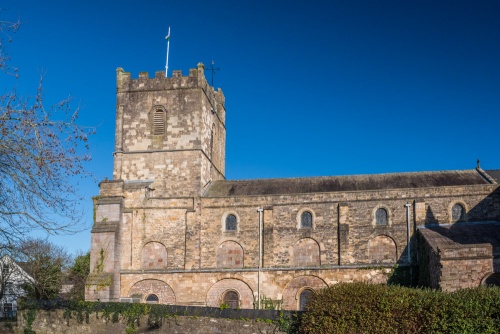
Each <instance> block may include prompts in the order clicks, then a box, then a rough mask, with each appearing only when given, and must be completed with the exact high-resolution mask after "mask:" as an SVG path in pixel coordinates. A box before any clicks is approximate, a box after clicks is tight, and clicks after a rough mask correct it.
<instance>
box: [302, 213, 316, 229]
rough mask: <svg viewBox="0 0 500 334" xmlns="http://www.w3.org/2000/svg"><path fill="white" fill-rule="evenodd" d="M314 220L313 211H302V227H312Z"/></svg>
mask: <svg viewBox="0 0 500 334" xmlns="http://www.w3.org/2000/svg"><path fill="white" fill-rule="evenodd" d="M312 222H313V216H312V213H310V212H309V211H304V212H302V215H300V227H302V228H311V227H312Z"/></svg>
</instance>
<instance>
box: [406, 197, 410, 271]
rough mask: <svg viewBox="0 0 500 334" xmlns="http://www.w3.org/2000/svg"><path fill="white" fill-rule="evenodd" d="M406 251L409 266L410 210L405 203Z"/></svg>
mask: <svg viewBox="0 0 500 334" xmlns="http://www.w3.org/2000/svg"><path fill="white" fill-rule="evenodd" d="M405 207H406V250H407V256H408V263H410V264H411V253H410V208H411V204H410V203H406V204H405Z"/></svg>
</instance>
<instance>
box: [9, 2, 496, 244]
mask: <svg viewBox="0 0 500 334" xmlns="http://www.w3.org/2000/svg"><path fill="white" fill-rule="evenodd" d="M0 8H1V9H2V11H1V12H0V15H1V16H0V19H3V20H6V19H12V18H17V17H20V19H21V21H22V23H23V24H22V27H21V29H20V30H19V31H18V32H17V33H16V34H15V35H14V36H13V42H12V43H11V44H10V45H9V50H10V54H11V56H12V61H11V65H14V66H17V67H18V68H19V70H20V73H19V74H20V78H19V79H18V80H17V81H14V82H5V81H4V82H0V88H1V89H2V90H6V89H7V88H9V87H10V86H12V85H15V86H16V87H17V89H18V90H19V91H22V92H25V94H30V92H34V90H35V89H36V86H37V83H38V76H39V73H44V75H45V77H44V86H45V96H46V101H47V103H49V102H57V101H58V100H61V99H64V98H66V97H68V96H72V97H73V98H74V99H73V101H74V103H73V104H74V106H77V105H79V106H80V107H81V118H80V122H81V124H82V125H88V126H97V134H96V135H95V136H93V137H92V138H91V140H90V144H91V146H92V151H91V154H92V156H93V161H92V162H91V163H90V164H89V165H88V168H89V169H90V171H92V172H93V173H94V175H95V177H96V178H97V179H98V180H102V179H104V177H108V178H112V168H113V166H112V164H113V161H112V152H113V150H114V126H115V69H116V68H117V67H122V68H124V69H125V71H127V72H131V73H132V77H134V78H136V77H137V76H138V73H139V72H143V71H147V72H149V73H150V75H151V76H152V75H154V72H155V71H159V70H164V68H165V53H166V41H165V39H164V37H165V35H166V33H167V29H168V26H171V43H170V59H169V69H170V70H177V69H180V70H182V71H183V73H184V74H186V75H187V73H188V71H189V68H194V67H196V64H197V63H198V62H203V63H205V64H206V65H209V64H210V63H211V61H212V60H213V61H214V62H215V67H217V68H220V70H219V71H217V72H216V74H215V78H214V83H215V86H216V87H220V88H221V89H222V90H223V92H224V94H225V96H226V109H227V147H226V148H227V155H226V177H227V178H228V179H249V178H270V177H305V176H324V175H347V174H372V173H392V172H408V171H433V170H449V169H472V168H474V167H475V166H476V160H477V159H478V158H480V159H481V166H482V167H483V168H484V169H500V154H499V153H498V151H499V150H498V149H499V143H500V140H499V129H500V126H499V125H500V61H499V60H500V2H499V1H495V0H490V1H481V0H478V1H425V0H419V1H410V0H408V1H400V0H394V1H389V0H379V1H375V0H371V1H370V0H363V1H362V0H359V1H332V0H330V1H314V0H313V1H307V2H302V1H296V2H293V1H281V0H278V1H262V0H254V1H234V0H233V1H223V0H216V1H210V2H207V1H192V0H183V1H165V0H163V1H159V0H141V1H138V0H137V1H131V0H122V1H119V2H111V1H95V0H87V1H53V0H46V1H32V0H17V1H13V2H12V1H4V0H0ZM206 76H207V78H208V79H209V81H210V80H211V74H210V73H209V72H207V73H206ZM79 191H80V192H81V194H82V196H84V197H86V198H88V203H87V204H86V210H87V211H86V214H85V216H86V221H87V223H88V224H89V225H90V224H91V220H92V212H91V205H90V201H91V200H90V198H91V197H92V196H94V195H97V194H98V186H97V184H96V183H94V182H92V181H90V180H89V181H88V182H86V184H84V185H82V186H81V188H80V190H79ZM54 240H55V241H56V242H58V243H60V244H63V245H65V246H66V247H68V249H69V250H70V251H72V252H73V251H75V250H87V249H88V248H89V245H90V231H89V230H86V231H84V232H81V233H79V234H77V235H75V236H64V237H57V238H55V239H54Z"/></svg>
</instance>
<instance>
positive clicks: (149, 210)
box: [86, 63, 226, 301]
mask: <svg viewBox="0 0 500 334" xmlns="http://www.w3.org/2000/svg"><path fill="white" fill-rule="evenodd" d="M116 81H117V91H116V135H115V152H114V153H113V156H114V168H113V180H105V181H102V182H101V183H100V184H99V187H100V193H99V196H96V197H95V198H94V211H95V214H94V226H93V228H92V231H91V239H92V240H91V274H90V276H89V279H88V281H87V289H86V299H87V300H101V301H106V300H114V301H118V300H119V298H120V297H121V293H120V284H121V282H122V281H123V276H121V275H124V274H126V273H127V272H133V271H135V270H139V269H144V268H148V269H152V270H168V269H173V270H181V269H185V268H186V262H189V263H188V265H189V266H190V267H193V266H194V265H195V264H193V263H198V262H199V261H198V260H197V259H198V258H199V256H200V254H198V253H196V252H197V251H196V250H199V247H197V244H196V242H198V241H197V240H198V239H199V237H196V235H197V231H196V230H195V229H196V226H198V225H199V221H200V219H201V218H200V217H199V215H200V214H199V211H197V209H196V208H197V203H199V198H200V196H202V195H203V193H204V192H205V190H206V189H207V188H208V187H209V186H210V184H211V183H212V181H217V180H224V179H225V177H224V170H225V141H226V127H225V117H226V111H225V106H224V102H225V101H224V95H223V93H222V91H221V90H220V89H218V90H214V89H213V87H211V86H210V85H209V84H208V83H207V80H206V79H205V76H204V66H203V64H201V63H199V64H198V66H197V68H194V69H191V70H190V71H189V75H188V76H182V73H181V71H173V75H172V77H170V78H166V77H165V73H164V72H156V75H155V77H154V78H149V76H148V73H140V74H139V78H137V79H131V76H130V73H126V72H125V71H124V70H123V69H121V68H118V69H117V70H116ZM188 249H191V250H194V251H191V252H190V251H189V250H188ZM189 252H190V253H189ZM187 253H189V254H187ZM187 258H189V259H191V260H190V261H187V260H186V259H187Z"/></svg>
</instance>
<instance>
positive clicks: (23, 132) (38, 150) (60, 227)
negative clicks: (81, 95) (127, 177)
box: [0, 21, 94, 244]
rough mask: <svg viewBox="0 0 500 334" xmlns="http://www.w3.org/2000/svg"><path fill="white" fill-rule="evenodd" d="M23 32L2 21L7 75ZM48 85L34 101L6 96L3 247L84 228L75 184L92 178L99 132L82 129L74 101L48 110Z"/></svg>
mask: <svg viewBox="0 0 500 334" xmlns="http://www.w3.org/2000/svg"><path fill="white" fill-rule="evenodd" d="M18 28H19V21H18V22H14V23H12V22H6V21H0V70H2V71H3V74H4V75H9V74H11V73H12V68H11V67H9V65H8V60H9V59H10V58H9V56H8V55H7V53H6V51H5V48H4V44H3V43H4V42H3V41H4V40H5V37H9V36H10V35H9V34H11V33H13V32H15V31H16V30H17V29H18ZM14 72H15V73H16V75H17V70H16V71H14ZM1 74H2V73H1V72H0V75H1ZM42 79H43V78H41V79H40V82H39V86H38V90H37V91H36V93H35V94H34V95H33V96H32V97H30V98H23V97H21V96H20V95H19V94H18V93H17V92H16V90H15V89H12V90H9V91H7V93H4V94H3V95H0V244H6V243H8V242H9V241H12V240H18V239H21V238H23V236H25V235H27V234H29V233H30V232H31V231H32V230H34V229H41V230H44V231H46V232H48V233H51V234H61V233H72V232H76V231H78V230H81V229H82V228H83V226H82V224H81V223H82V221H83V220H82V218H83V217H82V212H81V209H80V207H81V206H80V205H78V204H79V203H80V202H81V201H82V200H83V199H82V198H80V197H79V196H78V194H77V192H76V189H75V188H74V186H73V184H72V181H74V180H75V177H83V178H84V177H86V176H89V175H88V173H87V171H86V170H85V168H84V164H85V162H87V161H89V160H90V156H89V155H88V154H87V153H86V152H88V148H89V147H88V143H87V138H88V136H89V135H90V134H92V133H94V128H84V127H81V126H80V125H79V124H77V120H78V112H79V109H78V108H76V109H72V107H71V105H70V102H71V99H70V98H67V99H64V100H62V101H60V102H59V103H57V104H56V105H52V106H50V107H47V106H46V105H44V103H43V86H42Z"/></svg>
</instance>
